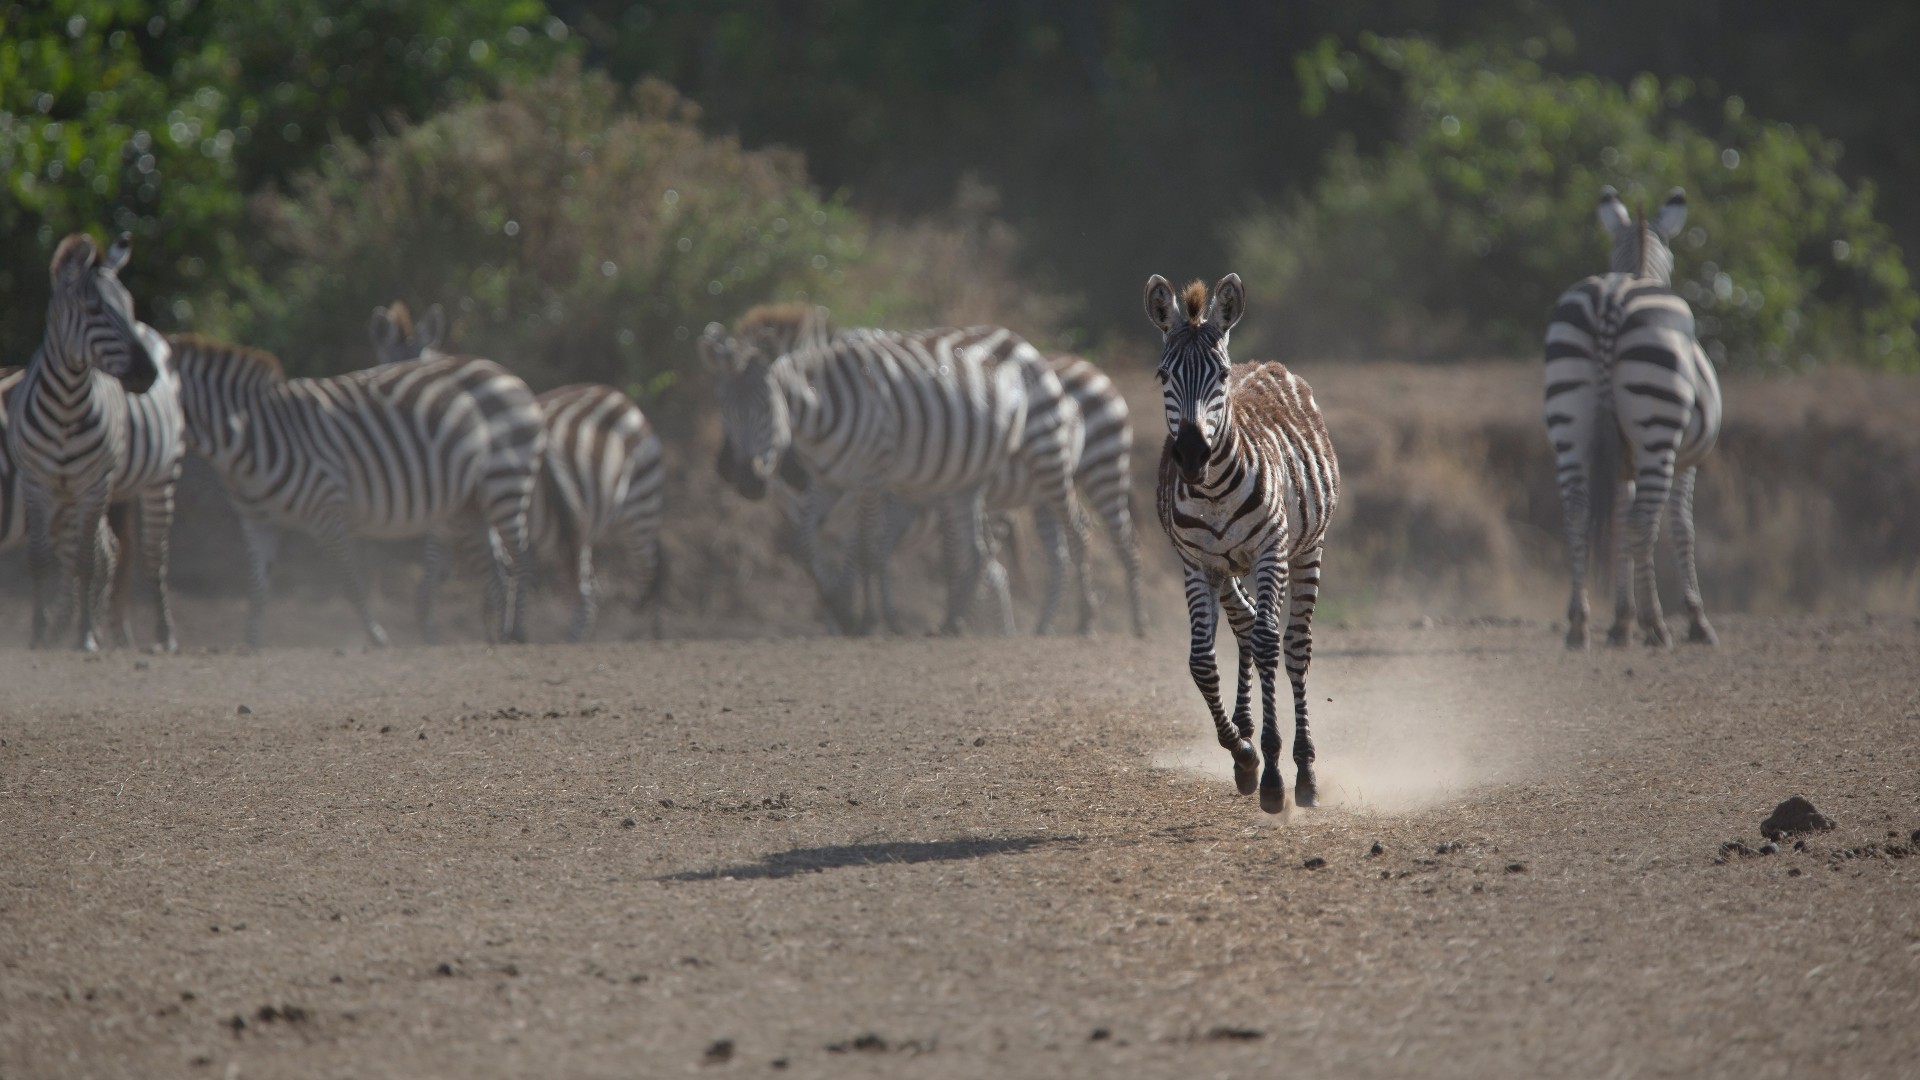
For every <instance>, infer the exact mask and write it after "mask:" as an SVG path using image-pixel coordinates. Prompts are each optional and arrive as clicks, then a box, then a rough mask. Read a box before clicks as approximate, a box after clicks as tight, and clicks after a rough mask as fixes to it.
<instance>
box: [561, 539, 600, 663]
mask: <svg viewBox="0 0 1920 1080" xmlns="http://www.w3.org/2000/svg"><path fill="white" fill-rule="evenodd" d="M567 571H568V576H569V577H570V578H572V582H571V584H572V586H573V596H574V601H573V617H572V618H571V619H569V620H568V622H567V640H568V641H570V642H575V643H578V642H581V641H585V640H586V639H587V634H588V633H589V632H590V631H592V630H593V615H594V608H593V545H592V544H590V543H587V542H586V541H585V540H581V541H578V542H577V543H576V544H575V548H574V553H573V558H572V559H570V560H568V565H567Z"/></svg>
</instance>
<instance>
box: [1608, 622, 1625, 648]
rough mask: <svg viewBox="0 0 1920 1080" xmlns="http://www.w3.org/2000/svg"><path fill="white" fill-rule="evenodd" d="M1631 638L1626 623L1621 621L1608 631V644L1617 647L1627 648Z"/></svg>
mask: <svg viewBox="0 0 1920 1080" xmlns="http://www.w3.org/2000/svg"><path fill="white" fill-rule="evenodd" d="M1630 638H1631V635H1630V634H1629V633H1628V631H1627V624H1626V623H1619V624H1617V625H1615V626H1613V627H1612V628H1610V629H1609V630H1608V631H1607V644H1608V645H1610V646H1612V647H1613V648H1616V649H1624V648H1626V647H1627V642H1628V641H1629V640H1630Z"/></svg>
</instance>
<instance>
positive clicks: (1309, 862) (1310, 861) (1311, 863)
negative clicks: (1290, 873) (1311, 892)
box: [1300, 855, 1327, 870]
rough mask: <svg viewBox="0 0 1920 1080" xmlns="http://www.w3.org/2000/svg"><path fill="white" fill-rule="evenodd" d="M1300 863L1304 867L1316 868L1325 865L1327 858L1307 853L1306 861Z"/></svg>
mask: <svg viewBox="0 0 1920 1080" xmlns="http://www.w3.org/2000/svg"><path fill="white" fill-rule="evenodd" d="M1300 865H1301V866H1304V867H1306V868H1307V869H1309V870H1318V869H1320V868H1321V867H1323V866H1325V865H1327V860H1325V859H1323V858H1321V857H1320V856H1318V855H1309V856H1307V859H1306V861H1305V862H1303V863H1301V864H1300Z"/></svg>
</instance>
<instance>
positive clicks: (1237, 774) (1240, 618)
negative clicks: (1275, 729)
mask: <svg viewBox="0 0 1920 1080" xmlns="http://www.w3.org/2000/svg"><path fill="white" fill-rule="evenodd" d="M1220 606H1221V607H1222V608H1223V609H1225V611H1226V613H1227V625H1228V626H1230V627H1232V628H1233V638H1234V647H1235V653H1234V655H1235V661H1234V668H1235V671H1236V675H1235V678H1234V687H1233V726H1234V729H1235V730H1237V731H1239V732H1240V738H1241V739H1242V740H1243V741H1245V743H1246V745H1247V749H1248V751H1249V753H1248V756H1247V761H1246V762H1245V764H1244V768H1243V767H1242V763H1241V762H1239V761H1238V760H1236V761H1235V762H1234V770H1233V782H1234V786H1235V787H1237V788H1239V789H1240V794H1242V795H1251V794H1253V792H1254V789H1255V787H1257V786H1258V784H1259V781H1260V758H1259V757H1258V756H1257V755H1255V754H1253V753H1251V751H1252V749H1253V602H1252V601H1251V600H1249V599H1247V594H1246V592H1245V591H1244V590H1242V589H1241V588H1240V581H1239V579H1237V578H1231V577H1229V578H1224V579H1222V580H1221V582H1220Z"/></svg>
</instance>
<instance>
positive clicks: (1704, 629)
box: [1667, 466, 1720, 645]
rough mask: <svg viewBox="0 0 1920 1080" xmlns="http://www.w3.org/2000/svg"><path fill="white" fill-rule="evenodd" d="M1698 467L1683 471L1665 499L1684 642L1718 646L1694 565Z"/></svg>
mask: <svg viewBox="0 0 1920 1080" xmlns="http://www.w3.org/2000/svg"><path fill="white" fill-rule="evenodd" d="M1699 472H1700V470H1699V468H1698V466H1696V467H1694V468H1690V469H1683V470H1681V472H1680V473H1679V474H1678V475H1676V476H1675V477H1674V478H1673V493H1672V494H1670V495H1668V496H1667V520H1669V521H1671V522H1672V523H1673V555H1674V558H1675V559H1676V560H1677V561H1678V562H1679V564H1680V599H1681V602H1682V603H1684V604H1686V606H1687V622H1688V626H1687V640H1688V641H1692V642H1698V643H1700V644H1703V645H1717V644H1719V642H1720V635H1718V634H1716V633H1714V632H1713V626H1712V624H1710V623H1708V622H1707V608H1706V605H1705V604H1704V603H1702V602H1701V599H1700V571H1699V569H1698V568H1697V567H1695V566H1694V562H1693V556H1694V531H1693V484H1694V481H1695V480H1696V479H1697V478H1698V476H1699Z"/></svg>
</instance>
